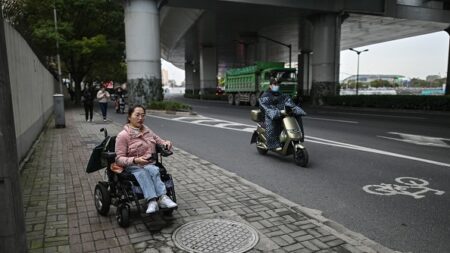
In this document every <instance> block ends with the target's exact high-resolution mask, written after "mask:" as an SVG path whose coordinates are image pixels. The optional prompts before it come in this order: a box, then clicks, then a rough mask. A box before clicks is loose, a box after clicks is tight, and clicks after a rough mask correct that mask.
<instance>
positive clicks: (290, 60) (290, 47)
mask: <svg viewBox="0 0 450 253" xmlns="http://www.w3.org/2000/svg"><path fill="white" fill-rule="evenodd" d="M257 36H258V37H260V38H263V39H266V40H268V41H272V42H273V43H276V44H279V45H282V46H285V47H287V48H288V49H289V68H290V67H291V63H292V45H291V44H286V43H283V42H281V41H278V40H274V39H271V38H269V37H267V36H264V35H259V34H258V35H257Z"/></svg>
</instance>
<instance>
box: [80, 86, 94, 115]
mask: <svg viewBox="0 0 450 253" xmlns="http://www.w3.org/2000/svg"><path fill="white" fill-rule="evenodd" d="M94 99H95V91H94V88H93V87H92V85H90V84H87V85H86V86H85V87H84V90H83V94H82V100H83V105H84V113H85V116H86V122H87V121H88V120H89V121H90V122H92V116H93V112H94Z"/></svg>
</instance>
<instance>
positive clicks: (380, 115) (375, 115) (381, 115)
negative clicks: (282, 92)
mask: <svg viewBox="0 0 450 253" xmlns="http://www.w3.org/2000/svg"><path fill="white" fill-rule="evenodd" d="M319 113H324V114H329V113H328V112H323V111H319ZM333 114H346V115H362V116H374V117H381V118H398V119H427V118H424V117H416V116H396V115H385V114H371V113H354V112H333Z"/></svg>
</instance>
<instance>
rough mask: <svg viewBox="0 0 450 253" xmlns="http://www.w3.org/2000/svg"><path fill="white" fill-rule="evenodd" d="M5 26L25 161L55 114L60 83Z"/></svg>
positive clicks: (18, 136) (19, 139) (20, 155)
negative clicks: (54, 103) (54, 109)
mask: <svg viewBox="0 0 450 253" xmlns="http://www.w3.org/2000/svg"><path fill="white" fill-rule="evenodd" d="M4 26H5V37H6V49H7V55H8V67H9V78H10V83H11V93H12V94H11V96H12V102H13V110H14V124H15V130H16V141H17V153H18V159H19V161H21V160H22V159H23V158H24V157H25V155H26V153H27V151H28V150H29V149H30V147H31V145H32V144H33V142H34V141H35V140H36V138H37V136H38V135H39V133H40V132H41V130H42V128H43V127H44V125H45V123H46V122H47V120H48V118H49V117H50V115H51V114H52V112H53V94H54V92H55V87H56V86H57V83H58V82H57V80H55V78H54V77H53V76H52V75H51V74H50V72H49V71H48V70H47V69H46V68H45V67H44V65H42V63H41V62H40V61H39V59H38V58H37V57H36V55H35V54H34V52H33V51H32V50H31V48H30V46H29V45H28V44H27V42H26V41H25V40H24V39H23V38H22V36H21V35H20V34H19V33H18V32H17V31H16V30H15V29H14V28H12V27H11V25H9V24H8V23H6V22H5V23H4Z"/></svg>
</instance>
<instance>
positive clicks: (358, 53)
mask: <svg viewBox="0 0 450 253" xmlns="http://www.w3.org/2000/svg"><path fill="white" fill-rule="evenodd" d="M349 50H351V51H353V52H355V53H356V54H357V55H358V63H357V67H356V95H358V84H359V55H360V54H361V53H363V52H367V51H369V49H364V50H362V51H359V50H356V49H353V48H349Z"/></svg>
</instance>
